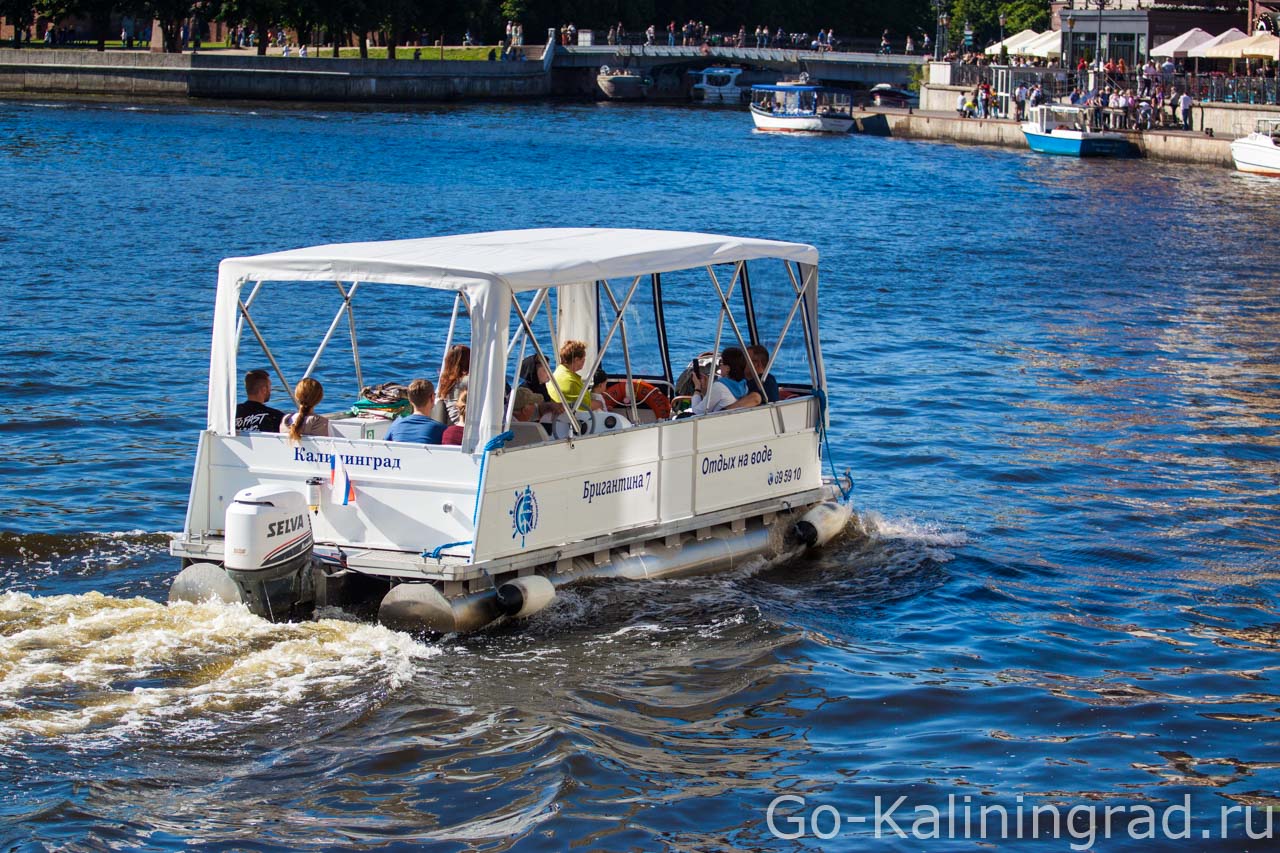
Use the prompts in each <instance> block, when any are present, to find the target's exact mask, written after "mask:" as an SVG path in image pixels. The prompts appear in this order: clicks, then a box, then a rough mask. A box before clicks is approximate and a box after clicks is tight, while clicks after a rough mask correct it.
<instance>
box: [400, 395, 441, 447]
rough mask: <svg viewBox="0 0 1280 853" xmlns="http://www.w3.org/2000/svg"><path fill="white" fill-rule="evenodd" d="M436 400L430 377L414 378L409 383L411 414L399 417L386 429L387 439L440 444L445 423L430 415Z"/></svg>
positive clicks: (410, 442)
mask: <svg viewBox="0 0 1280 853" xmlns="http://www.w3.org/2000/svg"><path fill="white" fill-rule="evenodd" d="M435 400H436V389H435V386H434V385H432V384H431V380H430V379H415V380H413V381H412V382H410V383H409V403H410V404H411V405H412V406H413V414H412V415H409V416H408V417H407V418H400V419H399V420H397V421H396V422H395V423H393V424H392V425H391V429H389V430H387V439H386V440H387V441H403V442H405V443H407V444H440V443H441V442H440V438H441V436H442V435H444V430H445V425H444V424H443V423H441V422H440V421H438V420H436V419H435V418H433V417H432V416H431V411H432V409H433V408H434V406H433V405H432V404H433V403H435Z"/></svg>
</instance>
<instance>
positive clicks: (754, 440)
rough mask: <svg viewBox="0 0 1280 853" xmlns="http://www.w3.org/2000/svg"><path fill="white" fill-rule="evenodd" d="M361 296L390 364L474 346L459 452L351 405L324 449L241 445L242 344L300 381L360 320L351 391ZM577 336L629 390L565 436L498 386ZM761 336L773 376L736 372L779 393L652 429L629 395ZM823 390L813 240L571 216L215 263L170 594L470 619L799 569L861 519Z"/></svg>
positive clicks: (569, 420) (431, 623) (578, 411)
mask: <svg viewBox="0 0 1280 853" xmlns="http://www.w3.org/2000/svg"><path fill="white" fill-rule="evenodd" d="M366 296H367V298H366ZM325 299H330V300H332V302H333V306H334V308H335V309H336V310H335V313H334V315H333V320H332V322H331V323H328V327H327V332H323V327H324V324H325V322H326V321H327V318H328V316H329V315H328V314H327V313H324V314H317V313H316V312H317V310H318V309H320V307H321V306H322V305H323V303H324V300H325ZM450 301H451V302H452V305H453V314H452V320H450V321H449V323H448V333H447V335H445V334H443V332H444V320H443V319H442V318H444V317H448V316H449V314H448V305H449V302H450ZM363 302H369V303H372V304H371V306H370V308H371V310H373V311H374V313H375V316H378V317H380V318H381V319H382V320H383V322H382V324H381V325H380V326H378V327H376V329H375V334H376V335H377V336H378V337H376V338H374V339H375V340H380V341H381V342H382V344H383V345H384V346H385V345H386V342H387V341H389V340H394V341H397V342H398V341H403V352H399V357H400V358H406V359H410V360H413V359H414V354H415V353H419V352H421V351H422V347H423V346H426V344H427V342H428V341H436V342H438V341H439V340H440V339H441V338H443V339H444V347H443V350H444V351H448V350H449V348H450V346H451V345H454V344H457V343H458V342H459V341H461V340H462V339H463V337H464V334H465V335H468V336H469V337H468V338H467V340H468V342H469V346H470V373H469V378H468V382H469V386H468V392H467V393H468V404H467V410H466V418H465V426H464V427H463V431H462V444H461V446H441V445H428V444H415V443H404V442H397V441H388V440H387V439H386V435H387V430H388V428H389V425H390V422H389V421H385V420H369V421H361V420H358V419H356V418H354V417H348V416H347V415H346V414H345V413H341V414H332V415H329V416H328V418H329V422H328V426H329V429H330V435H328V436H310V435H304V436H303V437H302V438H301V439H299V440H297V441H294V440H291V438H290V437H289V435H287V434H275V433H261V432H251V433H246V434H237V432H236V426H235V412H236V400H237V392H238V388H239V385H240V383H239V373H240V371H241V370H242V369H243V365H244V361H245V358H244V357H243V356H242V355H241V353H240V348H241V344H242V343H248V341H247V340H245V339H247V338H249V337H250V335H251V336H252V338H253V339H256V342H257V344H258V345H260V346H261V348H262V351H263V353H264V355H265V357H266V358H267V360H268V361H269V363H270V364H271V366H272V368H273V371H274V372H275V374H276V376H277V378H278V380H279V382H278V384H277V385H276V388H277V389H283V390H284V391H287V390H288V389H290V388H291V387H293V386H291V385H290V384H289V383H288V382H287V381H286V373H285V370H297V371H299V372H297V373H295V374H293V375H292V376H289V377H288V378H290V379H300V378H302V377H307V376H311V375H312V374H313V372H314V371H315V368H316V365H317V364H318V363H319V362H320V360H321V357H322V355H323V354H324V352H325V348H326V346H327V345H328V344H329V343H330V341H331V339H332V338H333V337H334V335H335V332H336V331H337V330H338V329H339V328H340V327H348V328H349V337H350V342H351V356H352V358H351V366H352V367H353V368H354V374H355V375H354V385H355V387H356V388H359V387H361V385H362V378H361V377H362V370H363V372H366V373H367V372H368V371H369V369H370V366H371V365H370V362H371V359H372V356H371V352H373V350H371V348H370V347H369V345H368V339H366V341H365V344H366V346H365V348H364V356H365V357H364V360H363V367H362V359H361V348H360V347H359V346H357V341H358V336H357V333H356V322H355V316H356V315H355V310H354V306H355V305H356V304H360V303H363ZM433 302H434V304H435V308H436V313H435V314H434V315H432V314H430V306H431V304H432V303H433ZM272 306H274V308H273V307H272ZM389 306H390V307H389ZM690 306H696V307H690ZM251 309H252V310H251ZM273 310H275V311H276V312H277V313H276V314H274V315H273V314H272V313H271V312H272V311H273ZM674 311H682V312H685V313H688V314H690V316H689V317H687V318H682V319H681V320H680V322H681V324H682V328H680V330H679V331H678V332H677V331H676V330H675V329H668V327H667V325H668V319H667V318H668V317H669V316H674V314H673V313H672V312H674ZM264 312H265V318H264V316H263V313H264ZM280 312H283V313H280ZM304 312H305V315H306V316H308V317H315V318H316V329H317V331H316V332H315V335H316V337H317V339H318V340H316V341H314V345H315V347H316V349H315V353H314V356H312V355H311V349H310V345H308V344H307V342H306V341H304V340H301V339H300V333H299V332H297V331H296V330H294V326H296V325H297V324H296V322H295V323H290V322H289V318H291V317H292V318H295V320H296V319H297V318H300V317H301V316H303V314H304ZM344 315H345V319H346V322H345V323H344V322H343V319H344ZM282 317H283V318H284V320H283V322H282V321H281V318H282ZM428 317H431V318H432V319H426V318H428ZM281 326H283V329H284V331H280V333H279V335H278V337H277V338H276V339H275V340H274V341H268V339H267V336H268V334H269V333H270V332H271V331H272V330H273V329H276V330H279V329H280V328H281ZM455 328H456V329H458V330H459V331H458V332H457V333H456V334H457V339H455ZM322 332H323V333H322ZM342 334H343V335H346V332H345V331H344V332H343V333H342ZM365 334H366V335H368V334H369V332H367V331H366V332H365ZM393 334H394V338H391V337H389V336H390V335H393ZM566 341H578V342H582V343H583V344H584V345H585V351H586V355H585V360H584V361H583V367H584V368H585V369H580V370H579V372H580V374H581V375H584V376H593V375H594V373H595V371H596V369H597V368H599V367H601V366H602V365H603V366H607V367H608V368H609V369H611V370H612V371H613V372H612V374H611V376H612V377H613V378H616V379H617V380H618V381H620V382H625V383H626V384H625V385H623V386H622V388H623V392H622V393H620V394H619V392H617V391H616V388H615V391H614V394H615V395H617V396H618V397H619V398H620V399H621V401H622V402H621V403H620V404H619V405H618V406H617V407H615V409H614V410H613V411H595V412H589V411H585V410H584V409H587V408H589V407H590V406H589V404H590V401H589V400H588V399H587V395H588V392H589V391H590V389H589V388H587V389H585V390H584V391H583V392H582V393H581V394H579V395H578V397H577V399H576V401H573V402H569V401H564V402H560V403H557V404H548V405H545V406H544V409H547V411H546V412H545V413H544V417H545V418H547V419H551V418H552V417H553V416H555V422H554V423H553V424H550V426H552V427H553V429H552V430H551V432H550V435H558V436H561V437H559V438H553V437H550V435H549V434H548V431H547V429H546V428H544V426H542V425H541V424H539V423H535V422H527V421H520V420H518V419H517V417H518V413H517V412H515V411H513V410H514V408H515V400H516V399H517V398H519V399H525V396H524V395H519V394H514V393H509V392H508V390H507V389H509V388H514V387H515V386H516V384H517V383H518V382H519V381H520V374H519V371H520V368H521V366H522V365H524V366H527V367H532V366H534V365H535V364H536V365H537V366H540V367H542V368H543V369H544V370H546V371H547V372H548V374H549V373H550V372H551V368H552V362H553V361H554V359H555V358H556V353H557V352H558V351H559V348H560V347H561V346H564V345H565V342H566ZM749 345H764V346H765V347H766V349H767V351H768V353H769V358H768V361H767V364H766V366H765V368H764V370H762V371H760V370H757V368H756V367H755V366H754V365H753V364H749V365H748V366H749V369H750V376H751V379H752V381H755V382H760V381H761V380H764V382H763V383H762V386H763V387H764V388H774V387H775V386H774V384H773V380H775V379H776V383H777V385H776V389H777V393H776V394H774V392H773V391H770V392H769V394H770V396H776V397H777V400H776V402H765V403H763V404H761V405H756V406H752V407H745V408H739V409H731V410H725V411H719V412H715V413H712V414H701V415H697V416H692V417H682V418H675V419H660V418H659V417H658V415H657V414H656V413H655V411H654V410H651V409H648V408H643V407H642V404H647V401H645V400H642V399H640V398H641V397H642V395H641V394H640V393H629V394H628V393H626V389H628V388H630V389H637V388H641V387H645V388H649V389H652V388H660V389H663V390H664V391H665V393H666V395H672V396H674V394H673V392H674V391H675V390H676V387H677V386H678V385H679V383H680V379H678V378H677V377H678V376H679V373H678V370H679V365H682V364H684V363H686V362H687V360H688V358H689V356H690V354H692V356H694V359H693V362H692V364H691V365H690V369H691V370H696V369H697V367H696V365H698V364H699V361H698V358H697V357H698V356H704V358H703V360H702V363H706V361H707V359H706V358H705V356H707V355H708V354H709V353H715V352H720V351H721V349H722V347H727V346H736V347H739V348H741V349H743V350H746V349H747V347H748V346H749ZM571 346H577V344H572V345H571ZM526 356H530V357H532V358H533V361H532V362H530V361H529V360H528V359H527V358H526ZM255 361H256V359H255ZM728 361H729V359H726V363H728ZM435 363H436V364H437V365H438V362H435ZM673 363H674V364H676V365H677V367H676V368H674V369H673V367H672V364H673ZM304 366H305V369H304ZM730 367H731V365H730ZM641 368H644V369H641ZM344 369H345V368H344ZM381 369H382V370H383V371H384V372H391V370H392V368H390V367H389V366H387V365H382V366H381ZM726 369H728V368H726ZM397 372H398V373H403V372H404V370H403V368H401V370H399V371H397ZM414 372H415V373H418V374H419V375H423V374H424V372H423V371H414ZM432 373H434V371H432ZM712 374H713V376H714V370H713V371H712ZM426 375H427V376H428V377H429V378H433V379H434V376H433V375H431V374H426ZM325 378H326V380H327V381H328V391H329V394H330V396H331V397H334V396H337V395H338V393H339V392H338V385H337V382H336V381H335V380H334V378H333V377H332V376H327V375H326V377H325ZM390 378H392V379H395V380H396V381H398V382H403V383H405V384H407V383H408V382H409V381H410V380H411V379H412V378H413V376H411V375H409V376H405V375H400V376H393V377H390ZM553 381H557V380H553ZM708 381H710V382H712V383H716V382H718V381H723V382H725V388H726V389H728V388H731V387H732V385H731V380H730V379H728V378H726V379H723V380H716V379H715V378H711V379H709V380H708ZM646 383H647V384H646ZM557 387H560V386H559V385H557ZM610 387H613V386H610ZM711 390H714V389H712V388H709V389H708V398H710V397H712V396H714V395H711V394H710V391H711ZM825 390H826V380H825V373H824V369H823V362H822V354H821V347H820V342H819V338H818V252H817V250H816V249H814V248H813V247H812V246H808V245H804V244H797V243H784V242H777V241H772V240H758V239H750V238H742V237H728V236H719V235H713V234H699V233H684V232H672V231H646V230H628V229H592V228H579V229H569V228H560V229H535V230H527V231H505V232H492V233H482V234H468V235H462V236H453V237H433V238H424V239H413V240H396V241H390V242H379V243H350V244H339V245H330V246H317V247H313V248H306V249H295V250H291V251H283V252H276V253H271V254H265V255H258V256H255V257H242V258H229V259H227V260H224V261H223V262H222V264H221V265H220V267H219V270H218V290H217V299H216V304H215V307H214V320H213V344H212V355H211V360H210V374H209V406H208V422H207V428H206V429H205V430H204V431H203V432H202V433H201V434H200V441H199V446H198V449H197V451H196V461H195V472H194V476H193V478H192V483H191V492H190V500H189V504H188V507H187V515H186V521H185V523H184V526H183V530H182V533H181V534H180V535H178V536H177V537H176V538H175V539H173V540H172V543H171V547H170V550H171V553H172V554H173V555H174V556H176V557H179V558H181V561H182V566H183V568H182V571H181V572H180V573H179V574H178V576H177V577H176V578H175V580H174V583H173V586H172V589H171V591H170V599H171V600H202V599H204V598H207V597H211V596H212V597H217V598H221V599H223V600H227V601H232V602H243V603H245V604H246V605H247V606H248V607H249V608H250V609H251V610H253V611H254V612H256V613H258V614H260V615H262V616H264V617H267V618H272V619H285V618H294V617H295V616H301V615H305V614H306V613H307V612H308V611H309V610H310V609H312V608H313V607H314V606H317V605H337V606H356V607H359V606H360V605H362V604H364V605H368V606H370V607H371V606H373V605H377V606H378V612H379V616H380V618H381V619H382V621H383V622H384V623H386V624H388V625H392V626H396V627H404V628H409V629H415V628H417V629H429V630H434V631H441V632H450V631H469V630H474V629H477V628H480V627H483V626H484V625H486V624H488V623H490V622H492V621H494V620H496V619H499V618H501V617H503V616H524V615H528V614H530V613H533V612H536V611H537V610H538V609H540V608H542V607H544V606H546V605H547V604H548V603H549V602H550V601H551V600H553V599H554V597H555V594H556V593H555V590H556V589H557V588H558V587H560V586H561V585H563V584H567V583H571V582H573V581H576V580H579V579H583V578H599V577H617V578H630V579H642V578H655V577H665V576H671V575H675V574H682V573H690V572H695V571H708V570H713V569H717V568H725V567H729V566H735V565H741V564H742V563H743V562H744V561H746V560H749V559H756V558H760V557H762V556H763V557H765V558H769V557H773V556H790V555H799V554H801V553H803V552H804V550H805V549H807V548H810V547H814V546H817V545H821V544H823V543H825V542H827V541H828V540H830V539H831V538H832V537H833V536H835V535H836V534H837V533H839V532H840V531H841V530H842V529H843V528H844V526H845V524H846V523H847V522H848V520H849V518H850V509H849V507H848V505H847V503H842V502H840V501H839V500H838V498H839V497H841V496H844V497H846V498H847V495H848V491H849V489H848V485H847V477H842V478H836V477H824V476H823V474H822V471H821V467H820V466H821V464H822V455H823V454H822V445H823V439H824V437H825V429H826V425H827V414H826V406H825V399H826V398H825ZM645 393H646V394H649V393H650V392H648V391H646V392H645ZM561 396H563V395H561ZM569 399H570V400H572V398H569ZM729 399H733V397H732V396H730V397H729ZM740 399H742V398H740ZM331 408H332V407H331ZM657 408H658V407H654V409H657ZM524 412H525V414H526V415H528V413H529V409H528V408H526V409H525V410H524ZM557 413H558V414H557ZM664 413H665V412H664ZM833 470H834V469H833Z"/></svg>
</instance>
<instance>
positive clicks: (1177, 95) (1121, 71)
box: [956, 58, 1194, 130]
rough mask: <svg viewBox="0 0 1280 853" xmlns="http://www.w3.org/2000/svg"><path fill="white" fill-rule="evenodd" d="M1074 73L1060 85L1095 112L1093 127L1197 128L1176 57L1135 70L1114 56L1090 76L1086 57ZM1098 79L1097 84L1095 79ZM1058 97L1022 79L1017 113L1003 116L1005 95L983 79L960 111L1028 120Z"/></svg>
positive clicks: (1014, 100) (962, 99) (1068, 97)
mask: <svg viewBox="0 0 1280 853" xmlns="http://www.w3.org/2000/svg"><path fill="white" fill-rule="evenodd" d="M1075 68H1076V74H1075V75H1074V77H1072V75H1070V73H1069V72H1065V73H1063V74H1062V75H1061V78H1062V79H1061V80H1060V81H1059V83H1060V84H1061V83H1065V84H1066V87H1069V92H1068V91H1067V88H1065V87H1064V88H1063V89H1059V93H1060V96H1061V98H1062V100H1064V101H1066V102H1067V103H1070V104H1071V105H1072V106H1077V107H1085V108H1088V109H1089V111H1090V116H1091V118H1092V122H1091V126H1093V127H1095V128H1098V129H1106V130H1129V129H1138V128H1141V129H1145V130H1150V129H1152V128H1154V127H1169V126H1177V127H1181V128H1182V129H1184V130H1190V129H1191V108H1192V104H1193V103H1194V98H1193V97H1192V95H1191V93H1190V92H1189V91H1188V90H1187V87H1186V85H1185V84H1184V83H1180V82H1179V78H1178V77H1177V76H1176V75H1177V73H1178V71H1179V69H1178V66H1177V65H1176V64H1175V63H1174V62H1173V60H1165V61H1164V62H1163V63H1161V64H1157V63H1156V61H1155V60H1154V59H1148V60H1147V61H1146V62H1145V63H1143V64H1142V65H1141V66H1140V67H1139V68H1137V69H1131V68H1129V67H1128V65H1127V63H1126V62H1125V61H1124V59H1123V58H1119V59H1116V60H1114V61H1112V60H1108V61H1107V62H1106V63H1105V64H1104V65H1103V67H1102V68H1101V69H1100V72H1098V73H1094V74H1092V75H1091V74H1090V73H1089V72H1090V69H1089V66H1088V63H1087V62H1086V61H1085V60H1084V59H1081V60H1080V61H1079V63H1078V64H1077V65H1076V66H1075ZM1089 81H1092V82H1089ZM1050 100H1052V98H1051V96H1050V93H1048V92H1046V91H1045V90H1044V88H1043V86H1042V84H1040V83H1028V82H1022V83H1019V84H1018V86H1017V87H1016V89H1015V90H1014V91H1013V92H1011V93H1009V106H1010V111H1011V112H1012V115H1010V116H1006V115H1004V114H1003V111H1002V109H1001V104H1000V98H999V97H998V96H997V95H996V94H995V93H993V92H992V89H991V85H990V83H989V82H987V81H985V80H983V81H980V82H978V83H977V84H975V85H974V87H973V89H972V90H968V91H965V92H963V93H961V94H960V95H958V96H957V100H956V112H957V114H958V115H959V116H960V117H962V118H1013V119H1014V120H1015V121H1023V120H1024V119H1025V118H1026V117H1027V111H1028V109H1029V108H1030V107H1034V106H1037V105H1039V104H1043V103H1047V102H1049V101H1050Z"/></svg>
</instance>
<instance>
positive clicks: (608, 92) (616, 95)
mask: <svg viewBox="0 0 1280 853" xmlns="http://www.w3.org/2000/svg"><path fill="white" fill-rule="evenodd" d="M652 84H653V81H652V80H651V79H649V78H648V77H645V76H644V75H642V74H639V73H637V72H636V71H633V70H632V69H630V68H610V67H609V66H608V65H601V66H600V73H599V74H597V75H596V85H597V86H599V87H600V91H601V92H603V93H604V96H605V97H606V98H608V99H609V100H611V101H640V100H643V99H644V98H645V96H646V95H648V94H649V86H650V85H652Z"/></svg>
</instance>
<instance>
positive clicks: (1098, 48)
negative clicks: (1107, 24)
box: [1085, 0, 1111, 70]
mask: <svg viewBox="0 0 1280 853" xmlns="http://www.w3.org/2000/svg"><path fill="white" fill-rule="evenodd" d="M1090 2H1093V3H1097V4H1098V31H1097V40H1096V41H1095V42H1094V43H1093V54H1094V56H1093V58H1094V65H1096V66H1097V67H1098V69H1099V70H1101V69H1102V10H1103V9H1105V8H1106V7H1107V5H1108V4H1109V3H1110V2H1111V0H1085V8H1088V5H1089V3H1090Z"/></svg>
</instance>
